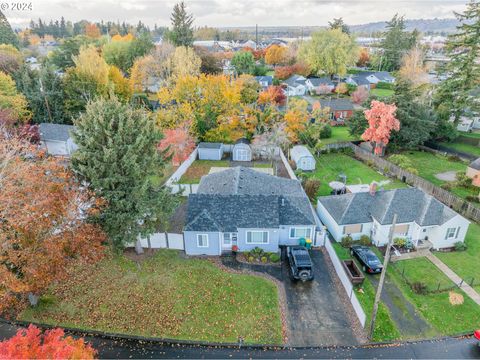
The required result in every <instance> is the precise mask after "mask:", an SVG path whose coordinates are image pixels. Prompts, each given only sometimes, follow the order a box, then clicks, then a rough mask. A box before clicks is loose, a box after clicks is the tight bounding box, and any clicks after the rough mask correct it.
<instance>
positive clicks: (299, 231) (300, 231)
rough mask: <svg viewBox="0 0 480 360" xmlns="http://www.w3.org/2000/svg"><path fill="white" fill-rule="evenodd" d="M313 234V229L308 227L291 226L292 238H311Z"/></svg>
mask: <svg viewBox="0 0 480 360" xmlns="http://www.w3.org/2000/svg"><path fill="white" fill-rule="evenodd" d="M311 235H312V229H310V228H307V227H298V228H296V227H292V228H290V239H295V238H310V237H311Z"/></svg>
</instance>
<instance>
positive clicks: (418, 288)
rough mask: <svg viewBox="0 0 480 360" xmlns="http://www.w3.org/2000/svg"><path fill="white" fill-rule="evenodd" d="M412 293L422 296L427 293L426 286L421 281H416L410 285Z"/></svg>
mask: <svg viewBox="0 0 480 360" xmlns="http://www.w3.org/2000/svg"><path fill="white" fill-rule="evenodd" d="M411 288H412V290H413V292H414V293H416V294H421V295H424V294H426V293H427V285H426V284H425V283H423V282H421V281H416V282H414V283H413V284H412V285H411Z"/></svg>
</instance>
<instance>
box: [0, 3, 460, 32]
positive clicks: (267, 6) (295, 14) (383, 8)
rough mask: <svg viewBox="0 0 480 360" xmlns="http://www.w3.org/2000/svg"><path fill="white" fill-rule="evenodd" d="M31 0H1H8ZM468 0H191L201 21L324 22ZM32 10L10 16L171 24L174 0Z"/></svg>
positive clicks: (423, 11) (437, 11)
mask: <svg viewBox="0 0 480 360" xmlns="http://www.w3.org/2000/svg"><path fill="white" fill-rule="evenodd" d="M18 1H25V2H29V1H30V0H15V1H12V0H0V2H2V3H1V6H2V9H4V6H5V3H7V4H10V8H11V4H12V2H18ZM466 1H467V0H458V1H455V0H423V1H402V0H376V1H371V0H338V1H327V0H275V1H274V0H193V1H192V0H187V1H185V2H186V3H187V7H188V10H189V11H190V12H191V13H193V15H194V16H195V25H196V26H204V25H208V26H212V27H226V26H254V25H255V24H256V23H258V25H259V26H281V25H295V26H301V25H304V26H321V25H326V24H327V23H328V21H329V20H331V19H332V18H334V17H343V19H344V20H345V22H346V23H347V24H351V25H353V24H364V23H368V22H375V21H383V20H388V19H390V18H391V17H392V16H393V15H394V14H395V13H399V14H402V15H405V16H406V18H408V19H420V18H423V19H431V18H435V17H438V18H452V17H453V11H462V10H463V9H464V8H465V3H466ZM31 2H32V5H33V11H28V10H26V11H12V10H11V9H7V10H5V11H4V13H5V15H6V16H7V18H8V19H9V21H10V22H11V24H12V26H14V27H25V26H26V25H28V23H29V22H30V19H32V18H33V19H38V18H39V17H40V18H42V19H57V18H60V17H61V16H64V17H65V18H66V19H67V20H72V21H78V20H82V19H86V20H90V21H99V20H102V19H103V20H112V21H117V20H119V21H120V22H122V21H127V22H129V23H136V22H138V21H139V20H142V21H143V22H144V23H146V24H148V25H151V26H153V24H154V23H157V24H158V25H161V26H167V25H169V23H170V20H169V16H170V13H171V10H172V7H173V5H174V4H175V3H176V1H175V0H173V1H171V0H31Z"/></svg>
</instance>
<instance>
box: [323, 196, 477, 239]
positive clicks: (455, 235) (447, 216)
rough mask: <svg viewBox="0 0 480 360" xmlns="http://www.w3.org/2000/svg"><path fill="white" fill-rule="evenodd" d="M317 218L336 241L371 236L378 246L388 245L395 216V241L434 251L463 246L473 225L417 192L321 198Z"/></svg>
mask: <svg viewBox="0 0 480 360" xmlns="http://www.w3.org/2000/svg"><path fill="white" fill-rule="evenodd" d="M317 214H318V216H319V217H320V220H321V221H322V223H323V224H325V226H326V227H327V228H328V231H329V232H330V234H331V235H332V237H333V238H334V239H335V240H336V241H341V239H342V237H344V236H346V235H350V236H351V237H352V238H353V239H354V240H358V239H359V238H360V237H361V236H362V235H368V236H369V237H370V238H371V239H372V242H373V243H374V244H375V245H377V246H383V245H386V244H387V243H388V234H389V232H390V229H391V227H392V221H393V215H394V214H397V216H398V217H397V224H396V226H395V229H394V235H393V236H394V238H405V239H407V240H410V241H411V242H412V243H413V245H414V246H417V245H418V243H419V241H425V240H428V241H430V243H431V244H432V246H433V248H434V249H442V248H449V247H453V246H454V244H455V243H456V242H459V241H460V242H463V241H464V240H465V235H466V233H467V230H468V226H469V224H470V222H469V221H468V220H467V219H465V218H464V217H463V216H461V215H459V214H458V213H456V212H455V211H453V210H452V209H450V208H449V207H448V206H445V205H444V204H442V203H441V202H440V201H438V200H436V199H435V198H434V197H432V196H430V195H428V194H426V193H425V192H423V191H422V190H420V189H417V188H407V189H395V190H386V191H376V192H358V193H350V194H344V195H332V196H321V197H319V198H318V201H317Z"/></svg>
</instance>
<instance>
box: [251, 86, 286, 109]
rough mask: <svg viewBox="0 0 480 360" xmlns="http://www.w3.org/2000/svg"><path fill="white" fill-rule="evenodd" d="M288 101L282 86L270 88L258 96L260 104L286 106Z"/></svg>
mask: <svg viewBox="0 0 480 360" xmlns="http://www.w3.org/2000/svg"><path fill="white" fill-rule="evenodd" d="M286 100H287V97H286V96H285V93H284V92H283V89H282V87H281V86H269V87H268V88H267V89H266V90H264V91H262V92H261V93H260V94H259V95H258V103H259V104H272V105H284V104H285V101H286Z"/></svg>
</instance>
